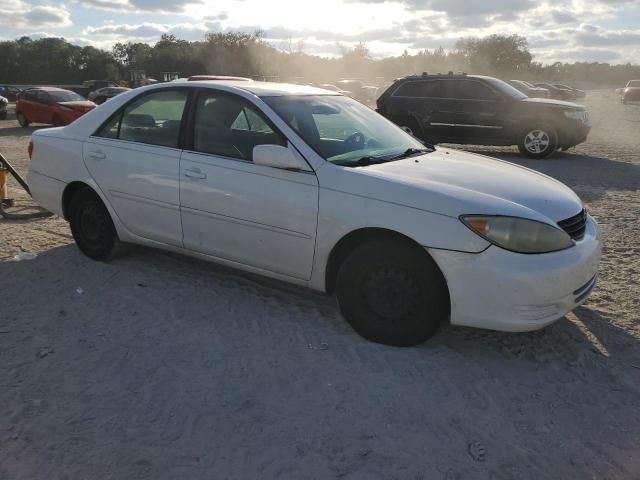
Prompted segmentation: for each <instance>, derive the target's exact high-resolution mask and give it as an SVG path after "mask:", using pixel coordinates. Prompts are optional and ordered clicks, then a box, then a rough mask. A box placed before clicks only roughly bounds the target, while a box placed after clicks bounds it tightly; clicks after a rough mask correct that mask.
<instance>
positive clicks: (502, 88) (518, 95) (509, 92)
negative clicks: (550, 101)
mask: <svg viewBox="0 0 640 480" xmlns="http://www.w3.org/2000/svg"><path fill="white" fill-rule="evenodd" d="M485 80H486V81H487V83H488V84H489V85H491V86H492V87H493V88H495V89H496V90H498V91H499V92H501V93H502V94H504V95H506V96H508V97H510V98H513V99H515V100H522V99H523V98H527V96H526V95H525V94H524V93H522V92H521V91H520V90H518V89H517V88H515V87H512V86H511V85H509V84H508V83H507V82H503V81H502V80H498V79H497V78H490V77H487V78H486V79H485Z"/></svg>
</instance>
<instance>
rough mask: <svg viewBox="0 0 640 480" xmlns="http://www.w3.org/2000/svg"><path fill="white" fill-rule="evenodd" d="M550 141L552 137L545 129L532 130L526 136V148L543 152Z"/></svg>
mask: <svg viewBox="0 0 640 480" xmlns="http://www.w3.org/2000/svg"><path fill="white" fill-rule="evenodd" d="M550 143H551V138H550V137H549V134H548V133H547V132H545V131H544V130H531V131H530V132H529V133H527V135H526V136H525V137H524V148H526V149H527V151H528V152H530V153H543V152H545V151H546V150H547V148H549V144H550Z"/></svg>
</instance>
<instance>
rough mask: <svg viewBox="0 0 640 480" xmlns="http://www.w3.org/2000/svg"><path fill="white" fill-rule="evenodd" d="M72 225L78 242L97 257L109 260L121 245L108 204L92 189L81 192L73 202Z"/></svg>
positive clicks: (74, 236) (71, 210)
mask: <svg viewBox="0 0 640 480" xmlns="http://www.w3.org/2000/svg"><path fill="white" fill-rule="evenodd" d="M69 224H70V226H71V233H72V235H73V238H74V240H75V241H76V245H78V248H79V249H80V251H81V252H82V253H84V254H85V255H86V256H87V257H89V258H92V259H94V260H108V259H109V258H111V257H112V256H113V254H114V253H115V251H116V249H117V246H118V244H119V240H118V234H117V232H116V228H115V226H114V225H113V221H112V220H111V216H110V215H109V211H108V210H107V207H105V206H104V204H103V203H102V200H100V197H98V195H97V194H96V193H95V192H94V191H93V190H91V189H89V188H85V189H82V190H80V191H79V192H77V193H76V194H75V195H74V196H73V198H72V199H71V203H70V205H69Z"/></svg>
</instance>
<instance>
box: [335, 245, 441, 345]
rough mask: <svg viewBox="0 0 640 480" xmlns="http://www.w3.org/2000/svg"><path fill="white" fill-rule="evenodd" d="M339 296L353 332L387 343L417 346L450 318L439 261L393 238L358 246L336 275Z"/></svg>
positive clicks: (373, 340)
mask: <svg viewBox="0 0 640 480" xmlns="http://www.w3.org/2000/svg"><path fill="white" fill-rule="evenodd" d="M336 293H337V296H338V303H339V304H340V309H341V310H342V313H343V315H344V317H345V319H346V320H347V321H348V322H349V324H350V325H351V326H352V327H353V329H354V330H355V331H356V332H358V333H359V334H360V335H361V336H363V337H364V338H366V339H367V340H370V341H372V342H377V343H382V344H385V345H393V346H400V347H408V346H413V345H418V344H420V343H422V342H424V341H425V340H427V339H428V338H430V337H431V336H433V335H434V334H435V332H436V331H437V330H438V327H439V326H440V325H441V324H442V323H443V322H444V321H446V320H447V318H448V315H449V291H448V288H447V285H446V281H445V279H444V276H443V275H442V272H440V269H439V268H438V266H437V265H436V263H435V262H434V261H433V259H431V257H429V256H428V254H426V252H424V251H421V250H420V249H419V248H418V247H415V246H413V245H410V244H407V243H405V242H401V241H398V240H395V239H377V240H372V241H369V242H367V243H364V244H362V245H360V246H359V247H357V248H356V249H355V250H354V251H353V252H352V253H351V254H350V255H349V256H348V257H347V259H346V260H345V261H344V263H343V264H342V266H341V267H340V270H339V271H338V278H337V283H336Z"/></svg>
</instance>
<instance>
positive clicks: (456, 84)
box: [446, 80, 501, 101]
mask: <svg viewBox="0 0 640 480" xmlns="http://www.w3.org/2000/svg"><path fill="white" fill-rule="evenodd" d="M446 84H447V97H449V98H455V99H457V100H490V101H495V100H499V99H500V98H501V97H500V95H499V94H498V93H497V92H496V91H494V90H493V89H492V88H489V87H488V86H487V85H485V84H484V83H481V82H478V81H475V80H447V81H446Z"/></svg>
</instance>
